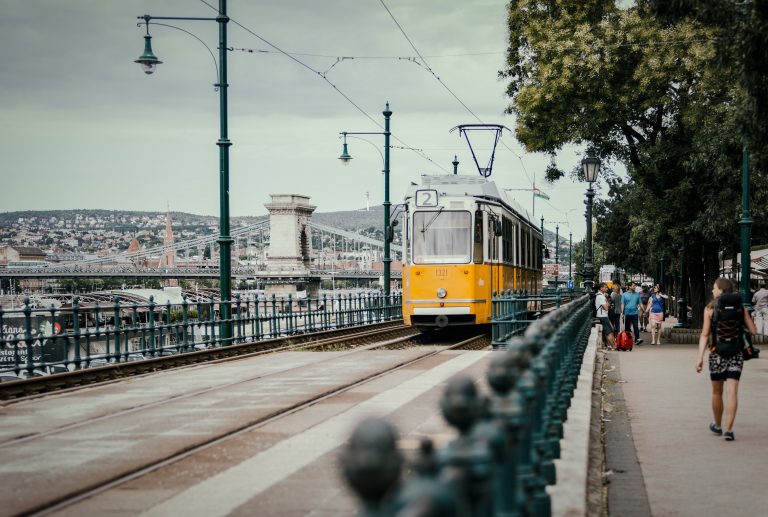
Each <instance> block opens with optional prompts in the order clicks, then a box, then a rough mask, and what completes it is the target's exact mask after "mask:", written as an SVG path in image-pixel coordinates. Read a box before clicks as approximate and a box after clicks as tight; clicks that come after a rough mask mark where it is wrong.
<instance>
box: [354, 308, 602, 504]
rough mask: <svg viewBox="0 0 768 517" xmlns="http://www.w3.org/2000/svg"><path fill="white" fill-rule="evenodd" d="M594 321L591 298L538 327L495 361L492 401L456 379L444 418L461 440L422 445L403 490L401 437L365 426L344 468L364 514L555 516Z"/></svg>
mask: <svg viewBox="0 0 768 517" xmlns="http://www.w3.org/2000/svg"><path fill="white" fill-rule="evenodd" d="M591 321H592V315H591V306H590V303H589V296H588V295H583V296H581V297H580V298H578V299H576V300H574V301H572V302H570V303H568V304H566V305H564V306H562V307H561V308H559V309H555V310H552V311H550V312H549V313H547V314H546V315H544V316H543V317H542V318H541V319H539V320H537V321H534V322H532V323H530V324H529V325H528V327H527V329H526V330H525V332H524V333H523V334H522V335H518V336H516V337H512V338H510V339H509V340H507V341H506V343H505V344H506V347H505V349H504V350H500V351H498V352H494V357H493V358H492V359H491V363H490V366H489V368H488V372H487V375H486V378H487V381H488V384H489V386H490V390H489V391H490V396H488V397H486V396H483V395H481V392H480V390H478V389H477V387H476V385H475V382H474V380H473V377H471V376H468V375H465V374H459V375H457V376H455V377H453V378H452V379H450V380H449V381H448V383H447V385H446V388H445V393H444V395H443V397H442V399H441V400H440V409H441V411H442V413H443V416H444V417H445V419H446V421H447V422H448V423H449V424H450V425H452V426H453V427H455V428H456V429H457V430H458V438H456V439H455V440H454V441H453V442H451V443H449V444H448V445H447V446H446V447H444V448H442V449H439V450H433V446H432V444H431V442H430V441H429V440H428V439H424V440H423V441H422V446H421V448H420V451H419V452H418V454H417V455H416V457H415V458H413V459H412V463H411V465H410V468H409V469H408V470H409V471H410V472H411V475H410V477H409V478H408V479H406V480H404V481H402V480H401V479H400V478H401V476H402V472H403V471H404V470H406V469H404V468H403V464H404V463H405V458H403V456H402V452H401V450H400V449H399V448H398V447H397V431H396V429H395V428H394V427H393V426H392V425H391V424H389V423H388V422H387V421H386V420H383V419H377V418H374V419H368V420H366V421H364V422H362V423H361V424H360V425H359V426H358V427H357V428H356V429H355V431H354V432H353V434H352V436H351V438H350V440H349V441H348V443H347V445H346V447H345V450H344V451H343V452H342V457H341V461H342V470H343V472H344V475H345V477H346V479H347V481H348V483H349V484H350V485H351V486H352V488H353V489H354V490H356V491H357V492H358V495H360V497H361V498H362V500H363V502H364V509H363V515H368V516H373V515H376V516H378V517H384V516H389V515H411V514H412V513H413V514H414V515H416V514H418V511H417V510H418V509H423V508H430V509H434V510H435V511H434V512H433V513H431V514H430V515H459V516H464V515H467V516H468V515H471V516H491V515H494V516H502V515H503V516H512V515H514V516H544V517H546V516H549V515H551V509H552V504H551V500H550V496H549V494H548V493H547V491H546V486H547V485H552V484H555V483H556V482H557V479H556V471H555V466H554V460H555V459H557V458H559V457H560V440H561V439H562V438H563V423H564V421H565V420H566V418H567V414H568V408H569V407H570V404H571V399H572V397H573V394H574V392H575V390H576V384H577V381H578V377H579V373H580V371H581V364H582V360H583V357H584V353H585V351H586V349H587V345H588V341H589V334H590V330H591ZM371 480H375V481H371ZM561 481H562V482H565V483H567V482H568V481H569V480H567V479H563V480H561Z"/></svg>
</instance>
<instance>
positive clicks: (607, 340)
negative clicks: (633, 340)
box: [595, 282, 613, 348]
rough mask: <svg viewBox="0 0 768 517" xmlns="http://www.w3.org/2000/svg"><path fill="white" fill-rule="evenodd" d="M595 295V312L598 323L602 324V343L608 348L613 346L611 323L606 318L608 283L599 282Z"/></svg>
mask: <svg viewBox="0 0 768 517" xmlns="http://www.w3.org/2000/svg"><path fill="white" fill-rule="evenodd" d="M597 289H598V290H597V295H596V296H595V312H596V315H597V317H598V319H599V320H600V324H601V325H602V326H603V343H604V344H606V345H607V346H608V348H613V325H611V320H610V318H608V307H609V306H610V305H609V303H608V297H607V295H606V293H607V292H608V285H607V284H606V283H605V282H601V283H600V285H599V286H598V288H597Z"/></svg>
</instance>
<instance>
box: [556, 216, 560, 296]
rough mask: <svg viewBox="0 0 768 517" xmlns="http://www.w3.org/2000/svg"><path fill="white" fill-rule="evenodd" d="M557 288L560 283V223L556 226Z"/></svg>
mask: <svg viewBox="0 0 768 517" xmlns="http://www.w3.org/2000/svg"><path fill="white" fill-rule="evenodd" d="M555 271H556V272H557V274H555V289H557V288H558V287H559V284H560V225H559V224H558V225H556V226H555Z"/></svg>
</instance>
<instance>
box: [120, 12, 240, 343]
mask: <svg viewBox="0 0 768 517" xmlns="http://www.w3.org/2000/svg"><path fill="white" fill-rule="evenodd" d="M138 18H139V19H140V20H144V23H145V24H146V26H147V34H146V36H144V53H143V54H142V55H141V56H140V57H139V58H138V59H137V60H136V61H135V63H138V64H139V65H141V66H142V68H143V70H144V72H145V73H146V74H151V73H153V72H154V70H155V67H156V66H157V65H158V64H161V63H162V61H160V60H158V59H157V57H156V56H155V55H154V53H153V52H152V38H151V36H150V35H149V22H150V20H191V21H215V22H216V23H218V25H219V66H218V75H219V77H218V82H217V84H216V85H215V86H216V88H217V89H218V90H219V139H218V141H217V142H216V145H217V146H218V148H219V206H220V210H219V230H220V231H219V239H218V241H217V242H218V243H219V293H220V294H219V296H220V297H221V302H220V307H219V310H220V315H221V320H222V324H221V327H220V329H219V332H220V336H221V341H222V343H223V344H225V345H227V344H230V343H231V339H232V320H231V313H232V310H231V309H232V307H231V305H230V303H231V299H232V286H231V282H232V274H231V273H232V271H231V267H232V261H231V246H232V237H231V236H230V235H229V147H230V146H231V145H232V142H231V141H230V140H229V136H228V133H229V131H228V123H227V88H228V87H229V84H228V83H227V23H228V22H229V17H227V2H226V0H219V9H218V16H216V17H215V18H192V17H172V16H150V15H148V14H145V15H144V16H139V17H138Z"/></svg>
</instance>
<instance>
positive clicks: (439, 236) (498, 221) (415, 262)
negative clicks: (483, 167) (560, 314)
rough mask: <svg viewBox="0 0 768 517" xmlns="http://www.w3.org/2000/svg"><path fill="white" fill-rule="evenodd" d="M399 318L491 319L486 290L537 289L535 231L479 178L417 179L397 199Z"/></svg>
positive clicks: (426, 321) (427, 323)
mask: <svg viewBox="0 0 768 517" xmlns="http://www.w3.org/2000/svg"><path fill="white" fill-rule="evenodd" d="M405 207H406V208H405V211H404V213H403V216H402V223H403V248H404V250H403V318H404V320H405V323H406V324H407V325H413V326H417V327H444V326H447V325H482V324H488V323H490V322H491V310H492V308H491V298H492V293H493V291H497V292H498V291H502V290H506V289H515V290H521V289H525V290H527V291H528V292H529V293H537V292H539V291H540V289H541V285H542V256H541V254H542V245H541V244H542V242H541V240H542V239H541V231H540V230H539V229H538V228H537V227H536V225H535V224H533V223H532V222H531V221H530V219H529V218H528V215H527V213H526V211H525V210H524V209H522V207H520V205H518V204H517V202H515V201H514V200H513V199H511V198H510V197H509V196H507V194H506V193H505V192H503V191H500V190H499V188H498V187H497V186H496V184H495V183H494V182H492V181H489V180H487V179H486V178H484V177H478V176H465V175H446V176H422V185H421V186H413V187H412V188H411V189H410V191H409V192H408V194H407V195H406V199H405Z"/></svg>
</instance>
